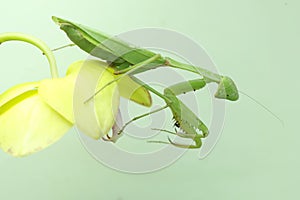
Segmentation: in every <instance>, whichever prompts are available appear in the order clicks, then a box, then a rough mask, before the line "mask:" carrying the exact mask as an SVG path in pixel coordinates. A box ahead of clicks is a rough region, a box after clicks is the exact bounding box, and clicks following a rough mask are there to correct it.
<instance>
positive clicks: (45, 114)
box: [0, 83, 72, 156]
mask: <svg viewBox="0 0 300 200" xmlns="http://www.w3.org/2000/svg"><path fill="white" fill-rule="evenodd" d="M32 86H33V85H32V83H28V84H22V85H19V86H16V87H14V88H13V89H10V90H8V91H7V92H6V93H3V94H2V95H0V99H1V100H2V101H6V103H5V104H2V105H1V107H0V147H1V148H2V149H3V150H4V151H5V152H7V153H9V154H12V155H13V156H25V155H28V154H31V153H34V152H36V151H39V150H42V149H44V148H46V147H47V146H49V145H51V144H52V143H54V142H55V141H57V140H58V139H60V138H61V137H62V136H63V135H64V134H65V133H66V132H67V131H68V130H69V129H70V128H71V127H72V124H71V123H69V122H68V121H67V120H65V119H64V118H63V117H62V116H60V115H59V114H58V113H57V112H55V111H54V110H53V109H51V108H50V107H49V106H48V105H47V104H45V103H44V102H43V101H42V99H41V98H40V97H39V96H38V94H37V89H35V90H33V89H32ZM26 90H27V91H26ZM20 91H22V92H21V94H20ZM14 92H15V93H14ZM12 96H14V98H12Z"/></svg>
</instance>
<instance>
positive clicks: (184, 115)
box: [52, 17, 239, 149]
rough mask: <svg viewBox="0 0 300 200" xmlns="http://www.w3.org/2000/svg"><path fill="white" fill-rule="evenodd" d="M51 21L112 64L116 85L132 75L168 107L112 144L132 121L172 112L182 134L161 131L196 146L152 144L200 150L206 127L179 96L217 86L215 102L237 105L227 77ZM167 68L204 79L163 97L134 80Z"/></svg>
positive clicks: (233, 87)
mask: <svg viewBox="0 0 300 200" xmlns="http://www.w3.org/2000/svg"><path fill="white" fill-rule="evenodd" d="M52 19H53V20H54V22H56V23H57V24H58V25H59V26H60V28H61V29H62V30H63V31H64V32H65V33H66V34H67V36H68V37H69V39H70V40H71V41H72V42H73V43H74V44H75V45H77V46H78V47H79V48H81V49H82V50H84V51H85V52H87V53H89V54H91V55H93V56H95V57H98V58H100V59H103V60H106V61H107V62H108V63H109V67H110V68H111V69H113V70H114V74H116V75H120V76H119V77H118V78H116V79H115V80H114V81H117V80H118V79H121V78H122V77H124V76H126V75H130V76H131V78H132V79H133V80H134V81H136V82H137V83H139V84H140V85H142V86H143V87H144V88H146V89H147V90H149V91H150V92H152V93H153V94H155V95H157V96H158V97H160V98H162V99H163V100H164V101H165V106H163V107H161V108H159V109H156V110H153V111H151V112H148V113H145V114H143V115H140V116H137V117H134V118H133V119H131V120H130V121H128V122H127V123H126V124H125V125H124V126H123V127H122V128H121V129H120V130H119V131H118V133H116V134H115V135H113V136H112V137H109V139H108V140H109V141H112V142H115V141H116V140H117V138H119V135H120V134H121V133H122V132H123V131H124V129H125V128H126V126H127V125H129V124H130V123H132V122H133V121H135V120H138V119H140V118H142V117H145V116H148V115H151V114H153V113H155V112H159V111H161V110H163V109H165V108H169V109H170V110H171V112H172V115H173V119H174V120H175V126H176V127H177V128H179V129H180V130H179V131H177V130H176V131H175V132H171V131H168V130H161V131H164V132H167V133H170V134H173V135H176V136H179V137H182V138H188V139H192V141H193V142H194V144H191V145H186V144H179V143H175V142H173V141H172V140H171V139H170V138H169V137H168V142H163V141H152V142H156V143H166V144H172V145H174V146H176V147H180V148H189V149H191V148H200V147H201V145H202V141H201V139H202V138H205V137H207V135H208V133H209V130H208V128H207V127H206V125H205V124H204V123H203V122H202V121H201V120H200V119H199V118H198V117H197V116H196V115H195V114H194V113H193V111H191V110H190V109H189V108H188V107H187V106H186V105H185V104H184V103H183V102H182V101H181V100H180V99H178V98H177V96H178V95H180V94H183V93H187V92H191V91H196V90H200V89H202V88H204V87H205V86H206V84H208V83H216V84H218V88H217V91H216V93H215V97H216V98H219V99H226V100H230V101H236V100H238V98H239V93H238V90H237V87H236V85H235V83H234V82H233V80H232V79H231V78H229V77H227V76H221V75H219V74H215V73H213V72H210V71H208V70H206V69H203V68H200V67H198V66H193V65H189V64H185V63H181V62H178V61H176V60H174V59H172V58H169V57H163V56H161V55H160V54H156V53H154V52H152V51H149V50H146V49H142V48H137V47H134V46H132V45H129V44H127V43H125V42H123V41H121V40H119V39H117V38H114V37H111V36H108V35H106V34H103V33H101V32H99V31H96V30H93V29H92V28H89V27H86V26H83V25H80V24H76V23H73V22H70V21H68V20H64V19H61V18H58V17H52ZM166 66H167V67H172V68H176V69H181V70H186V71H189V72H192V73H196V74H198V75H200V76H201V77H202V78H199V79H195V80H189V81H186V82H181V83H178V84H175V85H172V86H170V87H167V88H165V89H164V92H163V93H161V92H159V91H157V90H155V89H154V88H152V87H151V86H149V85H147V84H146V83H144V82H143V81H142V80H140V79H138V78H136V77H134V76H133V75H135V74H138V73H142V72H145V71H147V70H150V69H155V68H158V67H166ZM114 81H112V82H110V83H108V84H107V85H105V86H103V87H102V88H101V89H100V90H99V91H97V92H96V93H95V94H94V95H97V93H99V92H100V91H101V90H103V89H105V87H106V86H108V85H109V84H111V83H113V82H114ZM91 98H92V97H91ZM91 98H89V99H87V101H89V100H90V99H91ZM199 132H200V133H199ZM106 140H107V139H106Z"/></svg>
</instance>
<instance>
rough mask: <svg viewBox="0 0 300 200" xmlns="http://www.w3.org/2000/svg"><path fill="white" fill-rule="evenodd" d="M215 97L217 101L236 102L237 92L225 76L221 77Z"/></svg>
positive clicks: (231, 81) (229, 79)
mask: <svg viewBox="0 0 300 200" xmlns="http://www.w3.org/2000/svg"><path fill="white" fill-rule="evenodd" d="M215 97H216V98H219V99H227V100H230V101H236V100H238V98H239V92H238V89H237V87H236V85H235V84H234V82H233V80H232V79H231V78H229V77H227V76H223V77H222V79H221V82H220V83H219V87H218V90H217V92H216V94H215Z"/></svg>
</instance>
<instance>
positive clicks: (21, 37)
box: [0, 32, 58, 78]
mask: <svg viewBox="0 0 300 200" xmlns="http://www.w3.org/2000/svg"><path fill="white" fill-rule="evenodd" d="M11 40H16V41H23V42H27V43H30V44H32V45H34V46H36V47H37V48H39V49H40V50H41V51H42V52H43V54H45V55H46V57H47V59H48V62H49V65H50V71H51V76H52V78H58V70H57V66H56V61H55V58H54V55H53V53H52V51H51V50H50V49H49V47H48V46H47V45H46V44H45V43H44V42H43V41H41V40H40V39H38V38H36V37H33V36H31V35H27V34H23V33H15V32H11V33H2V34H0V44H1V43H3V42H6V41H11Z"/></svg>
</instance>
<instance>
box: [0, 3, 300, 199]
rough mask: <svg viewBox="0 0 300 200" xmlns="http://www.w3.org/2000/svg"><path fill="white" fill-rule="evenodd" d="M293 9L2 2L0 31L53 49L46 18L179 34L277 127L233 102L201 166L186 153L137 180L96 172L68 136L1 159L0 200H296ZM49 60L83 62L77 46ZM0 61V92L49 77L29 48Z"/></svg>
mask: <svg viewBox="0 0 300 200" xmlns="http://www.w3.org/2000/svg"><path fill="white" fill-rule="evenodd" d="M299 9H300V3H299V1H296V0H294V1H292V0H290V1H289V0H286V1H278V0H268V1H258V0H257V1H253V0H248V1H238V0H236V1H233V0H231V1H216V0H215V1H196V0H194V1H192V0H185V1H171V0H168V1H160V0H152V1H138V0H130V1H113V0H110V1H108V0H106V1H96V0H95V1H91V0H85V1H80V2H78V3H75V2H74V1H58V0H52V1H34V0H30V1H29V0H28V1H12V0H11V1H2V2H1V12H0V19H1V20H0V22H1V23H0V32H7V31H20V32H25V33H30V34H33V35H35V36H38V37H39V38H41V39H43V40H44V41H46V42H47V43H48V44H49V46H51V47H57V46H60V45H62V44H65V43H66V41H67V40H66V37H65V35H64V34H63V32H61V31H60V30H59V29H58V27H57V26H56V25H55V24H54V23H53V22H52V21H51V18H50V17H51V16H52V15H56V16H61V17H65V18H68V19H72V20H74V21H79V22H81V23H84V24H87V25H89V26H92V27H95V28H98V29H100V30H103V31H105V32H107V33H110V34H117V33H120V32H124V31H127V30H131V29H135V28H142V27H164V28H170V29H173V30H176V31H178V32H181V33H184V34H186V35H188V36H190V37H191V38H193V39H194V40H195V41H196V42H198V43H199V44H201V45H203V47H204V48H205V49H206V50H207V52H208V54H209V55H210V56H211V57H212V59H213V60H214V61H215V63H216V64H217V66H218V68H219V70H220V71H221V72H222V73H223V74H227V75H230V76H231V77H232V78H233V79H234V80H235V81H236V83H237V84H238V86H239V89H241V90H243V91H244V92H247V93H248V94H249V95H251V96H253V97H254V98H256V99H258V100H259V101H260V102H261V103H263V104H265V105H267V106H268V107H269V108H270V109H271V110H272V111H274V112H275V113H276V114H277V115H278V116H279V117H280V118H282V119H283V120H284V122H285V126H284V127H283V126H281V125H280V123H279V122H278V121H277V120H276V119H274V118H273V117H272V116H271V115H270V114H269V113H267V112H265V111H264V110H263V109H262V108H261V107H260V106H258V105H257V104H255V103H253V102H252V101H251V100H249V99H248V98H247V97H245V96H241V98H240V100H239V101H238V102H235V103H228V104H227V105H228V106H227V112H226V121H225V126H224V130H223V134H222V137H221V139H220V140H219V142H218V144H217V146H216V148H215V149H214V151H213V152H212V153H211V154H210V156H209V157H208V158H206V159H205V160H198V151H190V152H188V153H187V154H185V155H184V156H183V157H182V158H181V159H180V160H179V161H177V162H176V163H174V164H173V165H172V166H170V167H168V168H166V169H163V170H161V171H158V172H155V173H151V174H145V175H130V174H124V173H120V172H117V171H114V170H112V169H109V168H107V167H105V166H103V165H101V164H99V163H98V162H97V161H96V160H94V159H93V158H92V157H91V156H90V155H89V154H88V153H87V152H86V151H85V149H84V148H83V147H82V145H81V144H80V141H79V138H78V136H77V134H76V132H75V131H70V132H69V133H68V134H67V135H66V136H65V137H64V138H63V139H62V140H60V141H59V142H57V143H56V144H54V145H53V146H51V147H50V148H48V149H46V150H44V151H42V152H39V153H37V154H34V155H32V156H29V157H26V158H22V159H16V158H13V157H11V156H9V155H6V154H5V153H3V152H0V163H1V166H0V177H1V178H0V188H1V195H0V196H1V199H11V200H15V199H91V200H94V199H95V200H96V199H115V200H126V199H128V200H134V199H183V198H186V199H222V200H225V199H228V200H229V199H230V200H232V199H298V198H299V181H300V175H299V167H300V161H299V152H300V147H299V146H300V145H299V144H300V142H299V140H300V134H299V126H298V125H297V123H298V124H299V122H298V119H299V79H298V76H299V73H300V70H299V68H300V65H299V52H300V48H299V46H300V40H299V35H300V28H299V18H300V14H299ZM55 55H56V57H57V62H58V64H59V66H60V71H61V72H64V71H65V70H66V68H67V66H68V65H69V64H70V63H71V62H72V61H74V60H77V59H82V58H85V57H86V55H85V54H84V53H82V52H79V51H78V49H76V48H72V49H66V50H62V51H60V52H57V53H55ZM0 56H1V62H0V63H1V68H0V73H1V86H0V90H1V91H4V90H5V89H6V88H8V87H10V86H12V85H14V84H16V83H19V82H25V81H30V80H31V81H32V80H36V79H41V78H46V77H48V76H49V72H48V69H47V66H48V65H47V62H46V60H45V59H44V58H43V57H42V56H41V55H40V52H39V51H38V50H36V49H35V48H33V47H31V46H29V45H21V44H20V43H10V44H6V45H3V46H1V48H0ZM17 72H18V74H17ZM296 130H297V132H296Z"/></svg>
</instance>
